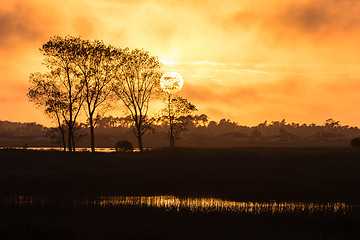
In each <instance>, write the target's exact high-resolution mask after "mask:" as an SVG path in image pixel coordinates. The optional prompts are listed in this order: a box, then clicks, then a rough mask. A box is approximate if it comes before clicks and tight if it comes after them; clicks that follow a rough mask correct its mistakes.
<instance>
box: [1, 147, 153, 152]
mask: <svg viewBox="0 0 360 240" xmlns="http://www.w3.org/2000/svg"><path fill="white" fill-rule="evenodd" d="M6 148H7V147H1V148H0V149H6ZM11 148H12V149H24V147H11ZM26 149H27V150H36V151H63V148H59V147H27V148H26ZM144 149H145V150H150V148H144ZM95 151H96V152H116V151H115V148H95ZM139 151H140V150H139V148H134V152H139ZM76 152H91V148H76Z"/></svg>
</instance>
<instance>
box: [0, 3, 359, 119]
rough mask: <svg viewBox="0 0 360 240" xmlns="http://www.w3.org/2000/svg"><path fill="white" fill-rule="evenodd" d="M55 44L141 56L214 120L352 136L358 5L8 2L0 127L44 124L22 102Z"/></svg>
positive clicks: (1, 11) (0, 66)
mask: <svg viewBox="0 0 360 240" xmlns="http://www.w3.org/2000/svg"><path fill="white" fill-rule="evenodd" d="M54 35H61V36H65V35H73V36H81V37H83V38H87V39H91V40H92V39H101V40H103V41H104V42H105V43H107V44H112V45H115V46H119V47H130V48H144V49H145V50H148V51H149V52H150V53H151V54H153V55H157V56H159V58H160V59H161V60H162V61H163V63H164V64H165V67H164V71H175V72H178V73H180V74H181V75H182V77H183V78H184V81H185V84H184V87H183V89H182V90H181V92H180V94H181V95H182V96H183V97H185V98H187V99H189V101H191V102H192V103H194V104H195V105H196V106H197V108H198V109H199V113H205V114H207V115H209V116H210V119H211V120H219V119H221V118H230V119H231V120H233V121H237V122H238V123H239V124H242V125H256V124H258V123H260V122H263V121H264V120H268V121H272V120H281V119H284V118H285V119H286V120H287V122H293V121H294V122H305V123H312V122H314V123H323V122H324V121H325V120H326V119H328V118H333V119H336V120H339V121H340V122H341V123H342V124H349V125H353V126H359V124H358V119H360V107H359V102H360V94H359V93H360V68H359V63H360V45H359V39H360V1H356V0H341V1H340V0H318V1H308V0H294V1H285V0H271V1H265V0H263V1H260V0H253V1H251V0H247V1H237V0H224V1H215V0H202V1H198V0H183V1H168V0H167V1H165V0H137V1H122V0H102V1H100V0H92V1H91V0H86V1H72V0H62V1H59V0H56V1H55V0H54V1H45V0H32V1H26V0H23V1H15V0H13V1H6V2H3V3H2V5H1V6H0V81H1V87H0V120H10V121H22V122H29V121H36V122H38V123H43V124H49V123H50V121H49V120H48V119H46V117H45V116H44V115H43V113H42V112H41V110H37V109H35V107H34V106H33V105H32V104H31V103H29V101H28V99H27V97H26V93H27V91H28V86H29V84H28V77H29V75H30V73H32V72H36V71H44V70H45V69H44V66H42V64H41V62H42V56H41V55H40V53H39V50H38V49H39V47H40V46H41V45H42V44H43V43H45V42H46V41H48V40H49V38H50V37H51V36H54Z"/></svg>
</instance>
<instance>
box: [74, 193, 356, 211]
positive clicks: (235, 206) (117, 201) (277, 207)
mask: <svg viewBox="0 0 360 240" xmlns="http://www.w3.org/2000/svg"><path fill="white" fill-rule="evenodd" d="M74 204H75V205H77V206H103V207H108V206H140V207H155V208H163V209H166V210H177V211H180V210H183V209H184V210H185V209H186V210H190V211H192V212H196V211H201V212H236V213H253V214H259V213H272V214H277V213H299V212H306V213H315V212H333V213H343V214H346V213H349V212H351V206H350V205H347V204H345V203H340V202H339V203H305V202H276V201H270V202H236V201H227V200H222V199H217V198H179V197H176V196H116V197H99V198H96V199H93V200H80V201H75V202H74Z"/></svg>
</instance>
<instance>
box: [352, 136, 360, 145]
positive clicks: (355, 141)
mask: <svg viewBox="0 0 360 240" xmlns="http://www.w3.org/2000/svg"><path fill="white" fill-rule="evenodd" d="M350 144H351V146H352V147H360V138H353V139H351V142H350Z"/></svg>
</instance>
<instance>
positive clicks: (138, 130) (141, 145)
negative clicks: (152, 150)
mask: <svg viewBox="0 0 360 240" xmlns="http://www.w3.org/2000/svg"><path fill="white" fill-rule="evenodd" d="M136 131H137V134H136V136H137V139H138V144H139V151H140V152H143V151H144V148H143V143H142V135H141V130H140V126H137V127H136Z"/></svg>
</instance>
